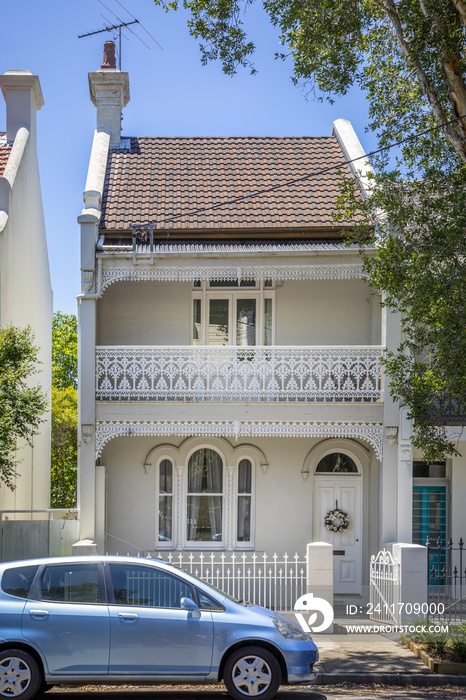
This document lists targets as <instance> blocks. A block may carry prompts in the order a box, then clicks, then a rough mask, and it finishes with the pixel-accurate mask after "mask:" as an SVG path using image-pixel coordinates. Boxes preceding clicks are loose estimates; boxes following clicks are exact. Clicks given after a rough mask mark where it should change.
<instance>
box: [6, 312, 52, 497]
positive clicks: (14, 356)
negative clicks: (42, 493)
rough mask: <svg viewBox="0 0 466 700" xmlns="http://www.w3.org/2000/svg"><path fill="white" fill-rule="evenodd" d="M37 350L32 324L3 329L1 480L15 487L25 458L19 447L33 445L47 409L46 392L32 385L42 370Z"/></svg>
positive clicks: (12, 488) (11, 487) (10, 486)
mask: <svg viewBox="0 0 466 700" xmlns="http://www.w3.org/2000/svg"><path fill="white" fill-rule="evenodd" d="M37 354H38V348H37V347H36V346H35V345H34V335H33V332H32V330H31V328H29V327H28V328H24V329H20V328H16V327H14V326H7V327H6V328H2V329H0V407H1V411H0V481H3V483H4V484H6V486H7V487H8V488H9V489H11V490H12V491H14V489H15V488H16V484H15V477H16V476H17V466H18V465H19V464H20V462H21V461H22V459H21V457H18V453H17V450H18V449H20V448H21V447H23V446H24V445H26V444H27V445H31V446H32V444H33V438H34V435H37V433H38V431H39V425H40V424H41V423H42V422H43V418H42V416H43V414H44V412H45V411H46V410H47V397H46V396H45V394H44V393H43V392H42V390H41V389H40V388H38V387H33V386H30V384H31V379H32V378H33V377H34V376H35V375H36V374H37V373H38V372H39V369H38V360H37Z"/></svg>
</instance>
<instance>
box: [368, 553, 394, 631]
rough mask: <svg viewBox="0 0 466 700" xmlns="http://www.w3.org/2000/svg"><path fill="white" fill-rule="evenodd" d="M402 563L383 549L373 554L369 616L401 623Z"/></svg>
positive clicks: (382, 620) (392, 622)
mask: <svg viewBox="0 0 466 700" xmlns="http://www.w3.org/2000/svg"><path fill="white" fill-rule="evenodd" d="M399 595H400V564H399V562H398V561H397V560H395V559H394V558H393V556H392V555H391V553H390V552H388V551H387V550H385V549H383V550H382V551H380V552H379V553H378V554H377V555H375V554H373V555H372V556H371V563H370V606H369V616H370V617H371V618H372V619H373V620H378V621H379V622H388V623H390V624H396V625H399V624H400V606H399V604H398V603H399V602H400V601H399Z"/></svg>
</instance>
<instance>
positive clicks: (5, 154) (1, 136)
mask: <svg viewBox="0 0 466 700" xmlns="http://www.w3.org/2000/svg"><path fill="white" fill-rule="evenodd" d="M10 153H11V144H9V143H7V142H6V133H5V132H3V131H0V177H1V176H2V175H3V172H4V170H5V166H6V164H7V162H8V158H9V156H10Z"/></svg>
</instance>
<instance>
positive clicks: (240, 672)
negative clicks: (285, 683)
mask: <svg viewBox="0 0 466 700" xmlns="http://www.w3.org/2000/svg"><path fill="white" fill-rule="evenodd" d="M223 675H224V678H223V680H224V681H225V685H226V687H227V690H228V692H229V693H230V695H231V696H232V697H233V698H235V700H244V698H249V697H259V698H261V700H270V698H273V696H274V695H275V693H276V692H277V690H278V688H279V686H280V683H281V680H282V672H281V668H280V664H279V663H278V661H277V659H276V657H275V656H274V655H273V654H272V653H271V652H270V651H268V650H267V649H263V648H262V647H243V648H242V649H237V651H235V652H233V653H232V654H231V656H229V657H228V659H227V662H226V664H225V672H224V674H223Z"/></svg>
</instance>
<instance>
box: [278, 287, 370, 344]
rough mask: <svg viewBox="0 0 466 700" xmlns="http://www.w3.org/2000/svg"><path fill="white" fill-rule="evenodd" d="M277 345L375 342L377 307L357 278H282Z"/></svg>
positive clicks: (279, 296)
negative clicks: (305, 280) (295, 280)
mask: <svg viewBox="0 0 466 700" xmlns="http://www.w3.org/2000/svg"><path fill="white" fill-rule="evenodd" d="M276 342H277V345H371V344H374V345H379V344H380V342H381V341H380V307H379V305H378V303H377V300H376V299H375V298H374V297H370V292H369V289H368V287H367V285H366V284H365V283H364V282H363V281H361V280H322V281H320V280H319V281H307V282H289V281H287V282H284V283H283V286H281V287H279V288H278V290H277V334H276Z"/></svg>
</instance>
